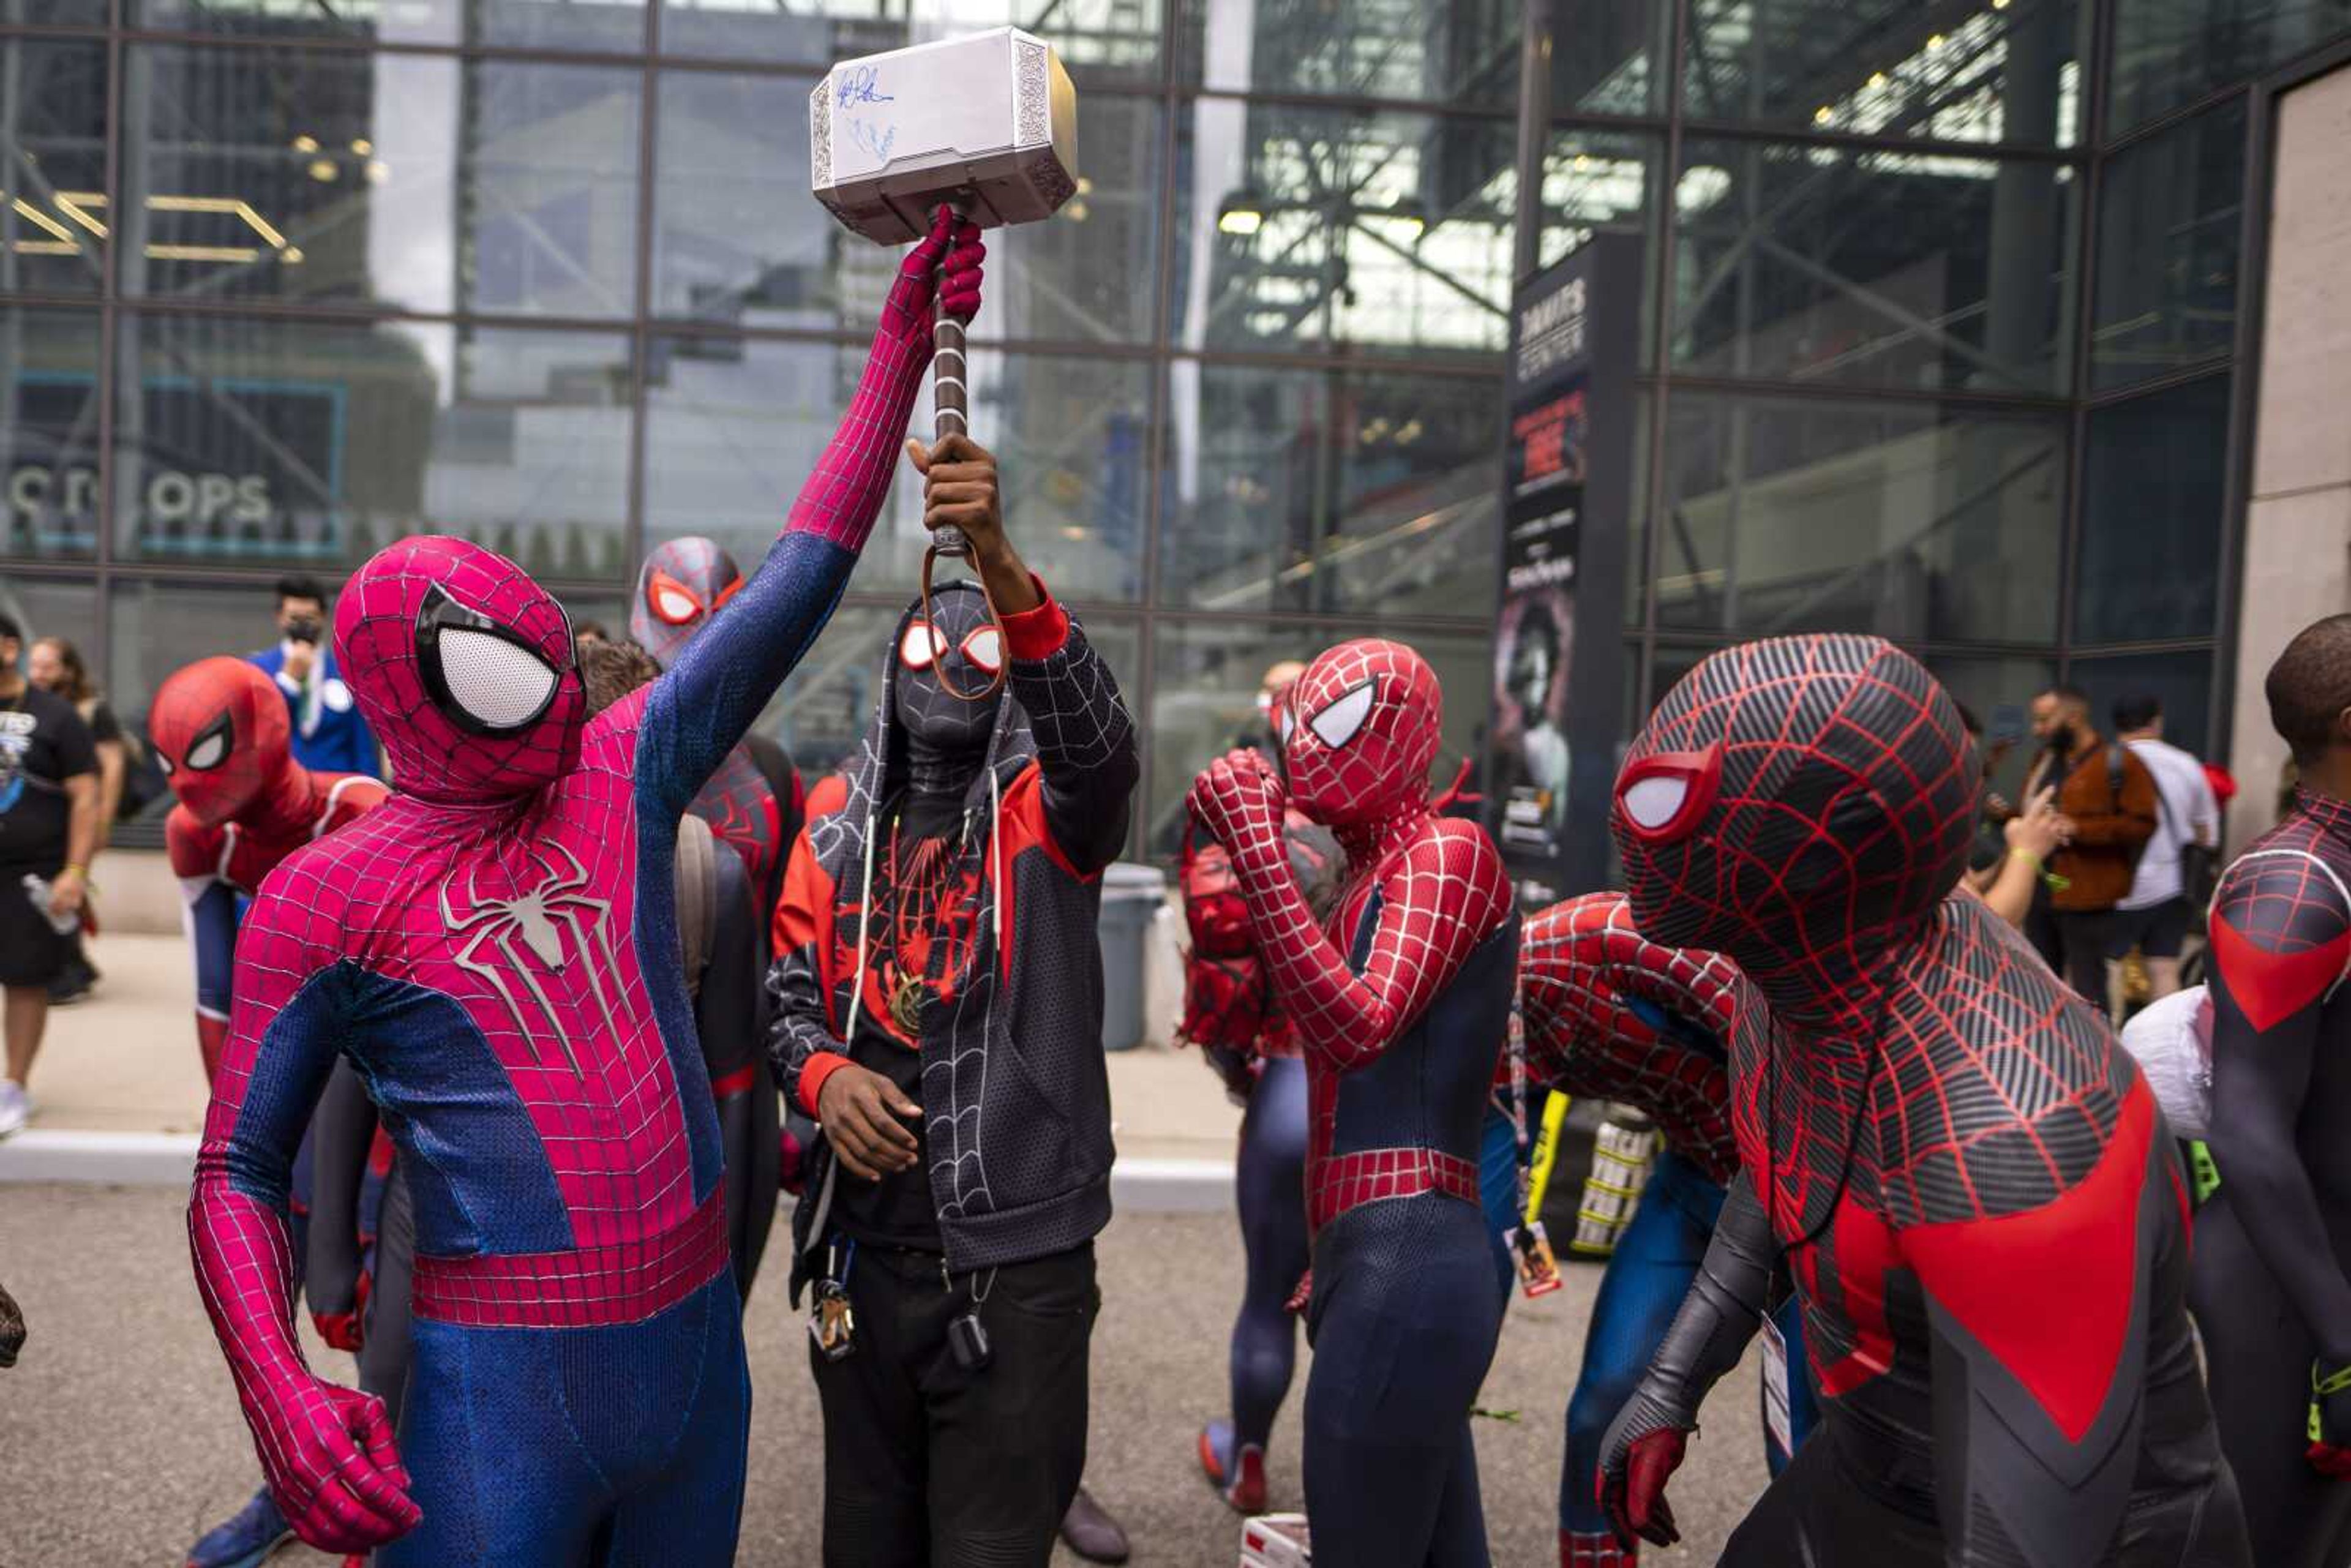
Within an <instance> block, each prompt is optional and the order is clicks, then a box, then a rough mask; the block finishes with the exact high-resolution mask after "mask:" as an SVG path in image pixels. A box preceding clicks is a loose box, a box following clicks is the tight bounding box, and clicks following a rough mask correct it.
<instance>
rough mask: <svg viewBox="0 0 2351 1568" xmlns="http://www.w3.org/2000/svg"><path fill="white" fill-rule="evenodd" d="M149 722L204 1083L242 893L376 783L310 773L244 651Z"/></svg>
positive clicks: (280, 1526)
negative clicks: (165, 804)
mask: <svg viewBox="0 0 2351 1568" xmlns="http://www.w3.org/2000/svg"><path fill="white" fill-rule="evenodd" d="M147 729H148V735H149V737H150V739H151V740H152V744H153V746H154V748H155V757H156V760H157V762H158V763H159V764H160V765H161V766H162V768H163V770H164V772H165V774H166V775H168V776H169V777H170V779H171V780H172V788H173V789H174V790H175V792H176V793H177V794H178V796H179V804H178V805H176V806H174V807H172V814H171V815H170V816H169V817H168V818H166V819H165V820H164V823H163V842H164V848H165V850H166V852H168V854H169V857H170V860H171V862H172V874H173V875H175V876H177V877H178V878H179V879H180V894H181V897H182V899H183V912H182V913H183V922H184V924H185V925H186V926H187V931H188V946H189V947H190V949H191V950H192V952H193V956H194V960H195V967H196V1046H197V1049H198V1050H199V1051H201V1052H202V1054H203V1057H204V1080H205V1082H208V1083H209V1082H213V1081H214V1078H215V1077H216V1076H217V1074H218V1071H219V1068H220V1059H221V1051H222V1048H223V1047H224V1046H225V1044H226V1042H227V1040H228V1020H229V1004H230V994H231V990H230V988H231V978H232V975H233V972H234V969H235V956H236V927H237V918H238V910H239V907H240V901H242V900H245V899H249V898H251V897H252V896H253V895H254V894H255V893H256V891H257V890H258V889H259V888H260V886H261V883H262V880H263V879H264V878H265V877H266V876H267V875H268V874H269V873H271V872H272V871H275V870H276V869H277V865H278V862H281V861H283V860H285V859H286V857H287V856H288V855H290V854H292V853H293V852H295V851H296V850H298V849H300V848H301V847H302V846H303V845H305V844H308V843H309V842H311V841H313V840H316V839H321V838H324V837H326V835H327V834H329V833H330V832H333V831H335V830H336V829H338V828H340V827H342V826H344V825H345V824H347V823H349V822H351V821H356V820H357V819H358V818H359V817H360V815H361V814H362V813H364V812H366V811H368V810H372V809H373V808H374V807H376V806H378V805H380V804H381V803H382V800H383V798H384V795H385V794H386V790H385V789H384V787H383V786H382V785H381V784H380V783H378V782H376V781H375V780H374V779H369V778H366V777H364V776H362V775H360V774H356V773H315V772H312V771H311V770H310V769H309V768H303V767H299V766H298V765H297V764H296V763H295V761H294V755H293V752H292V750H291V745H292V735H291V725H290V723H289V720H288V716H287V706H286V698H285V695H284V694H282V693H281V692H280V691H279V690H278V689H277V683H276V682H275V681H273V680H271V679H270V678H269V676H268V675H266V674H264V673H262V671H261V670H259V669H258V668H256V666H255V665H253V664H250V663H248V662H247V661H246V660H244V659H228V658H218V659H204V660H200V661H199V662H197V663H195V664H190V665H188V666H187V667H186V668H184V669H182V670H179V671H176V672H174V673H173V674H172V676H171V677H170V678H169V679H167V680H166V681H164V683H163V684H162V686H161V687H160V688H158V689H157V691H156V693H155V700H154V702H153V703H152V705H150V706H149V708H148V714H147ZM309 1150H310V1145H309V1143H308V1139H307V1138H306V1139H305V1140H304V1142H303V1144H302V1145H301V1151H300V1154H299V1155H298V1157H297V1159H296V1161H295V1168H294V1171H293V1174H292V1181H291V1188H290V1193H289V1197H290V1199H291V1204H292V1208H293V1212H294V1217H295V1218H294V1228H295V1236H296V1241H295V1246H296V1248H297V1254H298V1255H299V1252H300V1250H301V1249H302V1248H303V1242H302V1239H301V1229H302V1224H303V1216H304V1214H305V1211H306V1209H307V1207H308V1196H309V1179H308V1177H309V1170H308V1154H309ZM287 1531H288V1526H287V1522H286V1520H285V1519H284V1517H283V1516H282V1515H281V1514H280V1513H279V1512H278V1509H277V1503H276V1501H275V1500H272V1499H271V1498H270V1496H269V1494H268V1490H267V1489H266V1488H264V1489H263V1490H261V1491H259V1492H257V1493H256V1494H255V1496H254V1498H253V1500H252V1501H250V1502H248V1503H247V1504H246V1506H245V1508H244V1509H242V1510H241V1511H239V1512H238V1513H237V1514H236V1515H235V1516H234V1517H233V1518H231V1519H230V1520H228V1521H226V1522H225V1523H223V1524H221V1525H219V1526H218V1527H216V1528H214V1530H212V1531H207V1532H206V1533H205V1535H204V1538H203V1539H202V1540H200V1541H199V1542H196V1544H195V1545H194V1546H193V1547H192V1548H190V1549H189V1552H188V1562H189V1563H192V1564H196V1565H198V1568H215V1565H220V1564H229V1563H254V1562H258V1561H259V1560H260V1559H261V1557H262V1556H264V1555H266V1553H267V1552H269V1551H271V1550H273V1549H274V1548H276V1547H277V1545H279V1544H280V1543H281V1542H284V1541H285V1539H286V1537H287Z"/></svg>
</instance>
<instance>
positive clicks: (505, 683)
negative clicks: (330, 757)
mask: <svg viewBox="0 0 2351 1568" xmlns="http://www.w3.org/2000/svg"><path fill="white" fill-rule="evenodd" d="M335 657H336V659H337V661H338V662H339V663H340V664H341V666H342V672H343V679H344V680H345V681H347V682H349V683H350V688H351V691H352V694H353V695H356V696H357V697H358V698H359V703H360V711H361V712H363V713H364V714H365V715H366V716H367V721H368V723H369V724H370V725H371V726H372V727H374V730H375V732H376V734H377V736H378V737H381V740H382V741H383V747H384V750H385V751H386V752H388V753H390V755H391V757H392V776H393V779H394V780H395V782H396V783H397V784H398V785H399V787H400V789H402V791H403V792H405V793H407V794H412V795H416V796H419V797H421V798H423V799H424V800H444V801H456V802H465V801H484V800H496V799H498V798H500V797H505V796H512V795H520V794H528V793H529V792H531V791H533V790H536V789H544V788H545V787H546V786H547V785H549V784H550V783H552V782H554V781H555V780H556V779H559V778H560V777H562V776H563V775H564V774H566V773H568V772H569V771H570V770H571V769H572V768H573V767H574V765H576V764H577V763H578V762H579V760H580V726H581V724H582V723H583V721H584V718H585V715H586V712H587V696H586V694H585V692H584V691H583V690H582V689H581V686H580V674H579V672H578V670H576V669H575V668H574V667H573V664H572V653H571V623H570V622H569V620H567V619H566V618H565V616H564V613H563V608H562V606H560V605H559V604H558V603H556V601H554V599H553V598H552V597H550V596H549V593H548V591H546V590H545V589H543V588H541V587H539V586H538V583H536V582H533V581H532V580H530V575H529V574H528V572H526V571H524V570H522V568H520V567H518V566H517V565H515V563H514V562H512V561H510V560H508V559H506V558H505V557H504V556H500V555H496V554H494V553H492V552H491V551H489V550H486V549H482V548H481V547H480V546H478V545H471V544H467V543H466V542H465V540H463V539H453V538H434V537H431V536H421V537H418V538H408V539H402V540H401V541H400V542H399V543H398V544H395V545H392V546H391V547H389V548H388V549H383V550H381V551H378V552H377V553H376V555H375V556H374V557H373V558H372V559H370V560H369V561H368V563H367V564H366V565H365V566H362V567H361V568H360V570H359V571H358V573H357V574H356V575H354V576H353V577H352V579H351V580H350V586H348V587H347V588H345V589H344V590H343V594H342V598H341V599H340V601H338V602H337V604H336V606H335Z"/></svg>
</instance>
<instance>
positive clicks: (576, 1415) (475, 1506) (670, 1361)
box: [376, 1274, 750, 1568]
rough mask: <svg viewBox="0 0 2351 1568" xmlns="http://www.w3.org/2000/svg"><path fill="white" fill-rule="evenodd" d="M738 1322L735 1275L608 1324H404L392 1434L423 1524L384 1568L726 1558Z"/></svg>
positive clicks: (743, 1405) (738, 1434)
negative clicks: (634, 1318)
mask: <svg viewBox="0 0 2351 1568" xmlns="http://www.w3.org/2000/svg"><path fill="white" fill-rule="evenodd" d="M741 1322H742V1319H741V1315H740V1307H739V1304H738V1302H737V1296H736V1291H735V1281H734V1279H733V1278H732V1276H731V1275H728V1274H721V1275H720V1276H719V1277H718V1278H717V1279H715V1280H713V1281H710V1282H709V1283H708V1284H706V1285H705V1286H703V1287H702V1288H701V1289H700V1290H698V1291H695V1293H694V1294H692V1295H690V1296H688V1297H686V1298H685V1299H684V1301H679V1302H678V1303H676V1304H675V1305H674V1306H672V1307H669V1308H667V1309H666V1310H664V1311H663V1312H658V1313H655V1314H654V1315H653V1317H650V1318H648V1319H646V1320H645V1321H643V1322H635V1323H626V1324H621V1325H617V1326H612V1327H604V1328H579V1329H542V1328H530V1329H517V1328H486V1329H482V1328H462V1327H458V1326H456V1325H455V1324H451V1323H444V1322H435V1321H434V1320H431V1319H423V1318H420V1319H417V1320H415V1321H414V1322H413V1327H412V1330H411V1344H412V1362H411V1370H410V1375H409V1398H408V1401H407V1407H406V1409H405V1410H404V1411H403V1412H402V1434H401V1439H402V1458H404V1459H405V1460H406V1461H407V1464H408V1469H409V1473H410V1475H411V1476H412V1477H413V1479H414V1482H415V1487H414V1490H413V1496H414V1497H415V1499H416V1501H417V1503H418V1505H419V1506H420V1507H421V1508H422V1509H423V1512H424V1518H423V1522H422V1523H420V1524H419V1525H418V1526H417V1527H416V1529H415V1530H413V1531H411V1532H410V1533H409V1534H407V1535H406V1536H403V1537H402V1539H401V1540H399V1541H397V1542H393V1543H392V1545H390V1546H388V1547H385V1548H383V1549H381V1551H379V1552H377V1553H376V1563H377V1568H428V1565H429V1568H458V1565H472V1564H485V1565H489V1564H495V1565H496V1568H577V1565H578V1564H581V1563H590V1562H594V1563H600V1564H611V1565H615V1568H617V1565H620V1564H632V1565H633V1564H638V1563H663V1564H665V1565H666V1564H676V1565H678V1568H718V1565H721V1564H726V1563H731V1562H733V1560H734V1554H735V1538H736V1533H737V1528H738V1526H739V1523H740V1517H739V1510H740V1507H741V1503H740V1498H741V1492H742V1483H743V1467H744V1450H745V1447H746V1445H747V1441H748V1436H749V1411H750V1394H749V1382H748V1374H747V1371H746V1368H745V1365H744V1361H743V1340H742V1329H741Z"/></svg>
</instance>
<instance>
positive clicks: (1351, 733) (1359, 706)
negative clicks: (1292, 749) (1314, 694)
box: [1306, 681, 1379, 751]
mask: <svg viewBox="0 0 2351 1568" xmlns="http://www.w3.org/2000/svg"><path fill="white" fill-rule="evenodd" d="M1376 695H1379V684H1378V683H1377V682H1375V681H1365V682H1364V684H1363V685H1360V686H1357V687H1356V688H1355V689H1354V690H1353V691H1351V692H1346V693H1343V694H1342V695H1340V696H1339V697H1338V698H1337V699H1336V700H1334V701H1333V702H1332V703H1331V704H1330V705H1329V706H1326V707H1325V708H1323V710H1322V712H1321V713H1318V714H1316V715H1315V716H1313V717H1311V718H1310V719H1308V720H1307V721H1306V727H1307V728H1309V729H1311V730H1312V731H1313V732H1314V735H1315V738H1317V739H1319V740H1320V741H1322V744H1323V745H1325V746H1327V747H1330V748H1331V749H1332V750H1333V751H1336V750H1338V749H1339V747H1343V746H1344V745H1346V744H1347V742H1349V741H1351V740H1353V739H1354V738H1355V732H1356V731H1358V730H1360V729H1362V728H1363V727H1364V720H1365V719H1367V718H1369V717H1371V716H1372V699H1373V698H1374V696H1376Z"/></svg>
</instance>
